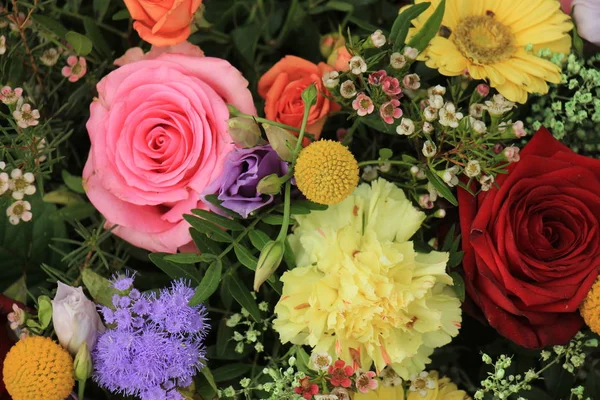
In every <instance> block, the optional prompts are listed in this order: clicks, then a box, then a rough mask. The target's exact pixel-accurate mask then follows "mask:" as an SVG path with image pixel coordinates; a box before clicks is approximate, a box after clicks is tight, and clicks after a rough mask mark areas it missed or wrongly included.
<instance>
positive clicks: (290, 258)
mask: <svg viewBox="0 0 600 400" xmlns="http://www.w3.org/2000/svg"><path fill="white" fill-rule="evenodd" d="M283 259H284V260H285V263H286V265H287V266H288V268H289V269H292V268H294V267H295V266H296V257H295V256H294V251H293V250H292V247H291V246H290V242H288V240H287V238H286V239H285V249H284V251H283Z"/></svg>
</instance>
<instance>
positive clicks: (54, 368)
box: [2, 336, 75, 400]
mask: <svg viewBox="0 0 600 400" xmlns="http://www.w3.org/2000/svg"><path fill="white" fill-rule="evenodd" d="M2 374H3V379H4V384H5V385H6V390H7V391H8V393H9V394H10V395H11V397H12V398H13V400H33V399H35V400H64V399H65V398H67V396H69V394H70V393H71V390H72V389H73V385H74V384H75V378H74V377H73V359H72V358H71V355H70V354H69V353H68V352H67V351H66V350H65V349H63V348H62V347H61V346H60V345H58V344H56V343H55V342H54V341H52V340H51V339H49V338H47V337H42V336H30V337H28V338H25V339H22V340H20V341H19V342H18V343H17V344H15V345H14V346H13V347H12V348H11V349H10V351H9V352H8V354H7V355H6V358H5V359H4V368H3V370H2Z"/></svg>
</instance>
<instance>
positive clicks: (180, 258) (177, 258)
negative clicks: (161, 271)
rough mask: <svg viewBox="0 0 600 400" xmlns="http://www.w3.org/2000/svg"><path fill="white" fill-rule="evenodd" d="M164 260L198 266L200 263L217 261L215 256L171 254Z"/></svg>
mask: <svg viewBox="0 0 600 400" xmlns="http://www.w3.org/2000/svg"><path fill="white" fill-rule="evenodd" d="M164 259H165V260H166V261H170V262H173V263H177V264H196V263H199V262H210V261H212V260H214V259H215V256H214V255H212V254H196V253H178V254H169V255H167V256H165V257H164Z"/></svg>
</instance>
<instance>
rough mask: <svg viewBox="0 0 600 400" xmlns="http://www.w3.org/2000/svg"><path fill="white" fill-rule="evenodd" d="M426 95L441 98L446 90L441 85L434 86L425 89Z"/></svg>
mask: <svg viewBox="0 0 600 400" xmlns="http://www.w3.org/2000/svg"><path fill="white" fill-rule="evenodd" d="M427 94H429V95H430V96H431V95H438V96H443V95H445V94H446V88H445V87H444V86H442V85H436V86H434V87H431V88H429V89H427Z"/></svg>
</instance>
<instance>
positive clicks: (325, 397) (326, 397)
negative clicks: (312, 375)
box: [313, 394, 339, 400]
mask: <svg viewBox="0 0 600 400" xmlns="http://www.w3.org/2000/svg"><path fill="white" fill-rule="evenodd" d="M313 397H314V399H315V400H339V397H337V396H336V395H335V394H315V395H314V396H313Z"/></svg>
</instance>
